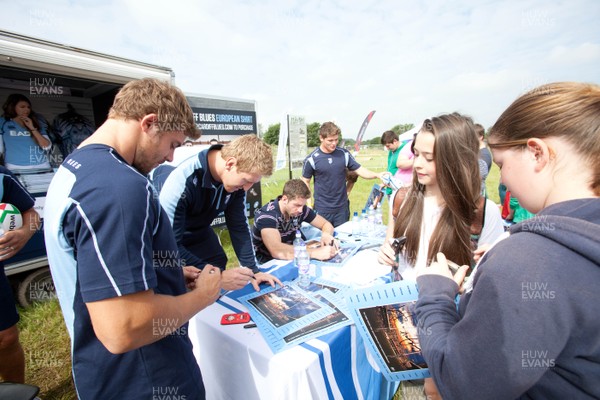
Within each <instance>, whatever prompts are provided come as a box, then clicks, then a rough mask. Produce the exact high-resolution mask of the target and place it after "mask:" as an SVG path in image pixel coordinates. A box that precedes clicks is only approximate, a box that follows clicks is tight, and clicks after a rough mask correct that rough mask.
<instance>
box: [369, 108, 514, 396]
mask: <svg viewBox="0 0 600 400" xmlns="http://www.w3.org/2000/svg"><path fill="white" fill-rule="evenodd" d="M412 151H413V153H414V164H413V168H414V171H415V174H414V178H413V181H412V184H411V186H410V187H409V189H408V191H407V192H406V194H405V197H404V199H403V201H402V206H401V208H400V210H399V211H398V214H397V217H396V218H394V215H393V207H390V219H389V221H390V222H389V224H388V229H387V235H386V240H385V242H384V244H383V245H382V246H381V248H380V251H379V256H378V261H379V262H380V263H381V264H387V265H390V266H392V267H394V270H395V273H394V279H395V280H400V279H404V280H413V281H414V280H416V271H417V269H419V268H420V267H424V266H427V265H429V264H430V263H431V262H432V260H434V259H435V258H434V257H435V255H436V254H437V253H438V252H443V253H444V254H446V256H447V258H448V259H449V260H452V261H453V262H455V263H456V264H458V265H472V264H473V255H474V250H475V246H476V245H475V244H474V243H473V241H472V237H471V233H472V231H473V228H472V227H471V225H473V224H474V221H475V220H476V218H477V215H478V213H477V211H476V210H477V208H478V207H482V205H483V207H484V208H485V211H483V210H480V211H479V215H481V213H482V212H483V216H484V217H483V228H482V229H481V232H480V235H479V238H478V239H479V240H478V244H484V243H492V242H494V241H495V240H496V239H497V237H499V236H500V235H501V234H502V233H503V231H504V230H503V227H502V219H501V217H500V212H499V210H498V207H497V206H495V205H494V203H493V202H491V201H489V200H486V201H482V199H481V178H480V175H479V165H478V159H479V140H478V138H477V134H476V133H475V130H474V126H473V121H472V120H471V118H469V117H465V116H463V115H460V114H458V113H453V114H445V115H441V116H438V117H433V118H431V119H427V120H425V121H424V123H423V126H422V128H421V129H420V131H419V132H418V133H417V135H416V136H415V140H414V142H413V146H412ZM401 190H402V189H401ZM395 195H396V194H394V196H395ZM488 202H489V203H488ZM490 203H491V204H490ZM390 204H392V201H390ZM401 236H405V237H406V243H405V245H404V247H403V248H402V249H401V250H400V254H399V255H398V257H396V251H395V250H394V248H393V246H392V243H393V240H394V238H399V237H401ZM425 388H426V392H427V394H428V395H431V398H436V397H435V396H436V395H437V390H436V388H435V385H434V384H433V381H432V380H431V379H430V378H428V379H426V380H425ZM428 398H430V397H428Z"/></svg>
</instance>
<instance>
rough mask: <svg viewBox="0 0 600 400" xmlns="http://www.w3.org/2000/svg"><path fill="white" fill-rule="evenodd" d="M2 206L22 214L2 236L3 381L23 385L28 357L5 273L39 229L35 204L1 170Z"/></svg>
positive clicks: (0, 342)
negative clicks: (6, 263)
mask: <svg viewBox="0 0 600 400" xmlns="http://www.w3.org/2000/svg"><path fill="white" fill-rule="evenodd" d="M0 202H2V203H10V204H12V205H13V206H15V207H17V209H18V210H19V211H20V212H21V216H22V218H23V226H21V227H20V228H17V229H14V230H12V231H8V232H2V235H0V379H2V380H4V381H7V382H15V383H24V381H25V356H24V354H23V348H22V347H21V343H20V342H19V330H18V329H17V322H18V321H19V314H17V307H15V300H14V298H13V293H12V290H11V288H10V284H9V282H8V279H7V277H6V274H5V273H4V261H6V260H8V259H9V258H11V257H13V256H14V255H15V254H17V253H18V252H19V250H21V249H22V248H23V246H25V244H26V243H27V241H28V240H29V239H31V237H32V236H33V234H34V233H35V232H36V231H37V230H38V228H39V227H40V225H41V223H40V217H39V215H38V213H37V212H36V211H35V209H34V208H33V206H34V204H35V200H34V198H33V197H31V195H30V194H29V192H27V190H25V188H23V186H21V184H20V183H19V182H18V181H17V179H16V178H15V176H14V175H13V174H12V172H10V171H9V170H8V169H6V168H4V167H2V166H0Z"/></svg>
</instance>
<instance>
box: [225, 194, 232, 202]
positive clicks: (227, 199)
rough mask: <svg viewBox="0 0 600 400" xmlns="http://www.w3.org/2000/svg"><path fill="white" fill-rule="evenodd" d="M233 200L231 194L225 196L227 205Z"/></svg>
mask: <svg viewBox="0 0 600 400" xmlns="http://www.w3.org/2000/svg"><path fill="white" fill-rule="evenodd" d="M230 198H231V194H228V195H227V196H225V204H227V203H229V199H230Z"/></svg>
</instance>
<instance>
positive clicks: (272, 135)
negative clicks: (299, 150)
mask: <svg viewBox="0 0 600 400" xmlns="http://www.w3.org/2000/svg"><path fill="white" fill-rule="evenodd" d="M320 127H321V123H320V122H312V123H310V124H307V125H306V131H307V136H308V138H307V139H308V140H307V141H308V147H317V146H319V145H320V144H321V142H320V141H319V128H320ZM414 127H415V125H414V124H398V125H395V126H394V127H392V128H391V129H390V130H391V131H394V132H396V133H397V134H398V135H400V134H402V133H404V132H406V131H409V130H411V129H412V128H414ZM280 128H281V124H280V123H277V124H273V125H269V128H268V129H267V131H266V132H265V133H264V134H263V135H262V138H263V140H264V141H265V142H266V143H268V144H271V145H276V144H278V143H279V129H280ZM381 133H383V132H381ZM343 136H344V132H342V134H341V135H340V142H345V145H346V146H350V145H354V143H355V142H356V140H355V139H354V138H350V137H343ZM362 143H363V144H374V145H378V144H381V135H379V136H375V137H374V138H372V139H368V140H363V141H362Z"/></svg>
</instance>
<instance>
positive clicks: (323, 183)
mask: <svg viewBox="0 0 600 400" xmlns="http://www.w3.org/2000/svg"><path fill="white" fill-rule="evenodd" d="M346 168H348V169H349V170H350V171H355V170H357V169H359V168H360V164H359V163H358V162H357V161H356V160H355V159H354V157H353V156H352V154H350V152H349V151H348V150H346V149H342V148H340V147H336V149H335V150H334V151H333V152H331V153H324V152H323V151H322V150H321V148H320V147H317V148H316V149H315V150H313V152H312V153H310V154H309V155H308V156H307V157H306V159H305V160H304V166H303V167H302V177H303V178H305V179H310V178H312V177H313V176H314V177H315V184H314V192H315V194H314V196H315V204H314V208H315V210H317V211H319V212H322V213H336V212H339V211H340V210H344V209H345V208H346V207H347V205H348V193H347V192H346Z"/></svg>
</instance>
